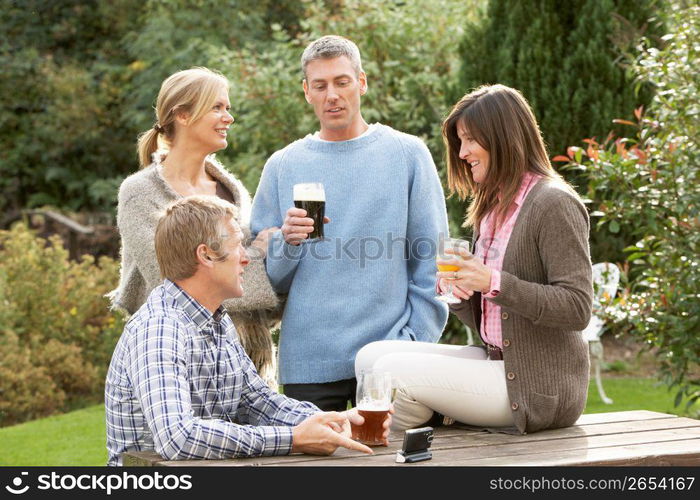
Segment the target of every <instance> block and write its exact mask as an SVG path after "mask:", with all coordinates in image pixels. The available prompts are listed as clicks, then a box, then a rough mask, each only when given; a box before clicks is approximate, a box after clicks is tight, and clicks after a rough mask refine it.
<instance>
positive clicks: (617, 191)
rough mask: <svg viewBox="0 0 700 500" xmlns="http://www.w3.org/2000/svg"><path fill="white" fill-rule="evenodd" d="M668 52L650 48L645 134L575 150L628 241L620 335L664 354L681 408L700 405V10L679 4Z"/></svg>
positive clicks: (603, 221)
mask: <svg viewBox="0 0 700 500" xmlns="http://www.w3.org/2000/svg"><path fill="white" fill-rule="evenodd" d="M674 6H675V9H674V10H673V12H672V13H670V14H669V15H670V18H669V26H671V27H672V33H671V34H669V35H667V36H665V37H664V40H665V41H666V42H667V45H666V46H665V47H664V48H662V49H661V50H659V49H657V48H655V47H653V46H652V45H651V44H650V43H648V42H645V43H643V44H642V45H641V46H640V56H639V57H638V60H637V64H636V68H635V69H636V71H637V74H638V75H639V76H638V78H639V83H640V84H644V83H651V84H653V85H654V86H655V88H656V90H657V92H656V96H655V97H654V100H653V101H652V103H651V105H650V107H649V110H648V111H647V114H646V116H645V115H644V114H643V112H642V110H641V109H638V110H637V111H636V113H635V115H636V117H637V123H636V124H635V123H633V122H625V123H627V124H628V125H632V126H636V134H635V135H634V136H633V137H628V138H614V137H610V138H609V139H608V140H607V141H605V142H603V143H598V142H596V141H592V140H589V141H588V147H587V148H585V149H579V148H571V149H570V156H571V165H572V166H573V168H577V169H582V170H583V171H585V173H586V175H587V177H588V181H589V191H588V196H589V198H590V199H591V200H593V202H592V203H593V209H594V212H593V214H592V215H594V216H598V217H599V219H598V224H597V226H598V230H607V231H609V232H610V233H613V234H619V233H620V232H621V230H622V228H625V231H626V234H628V235H630V236H631V237H633V238H634V239H632V240H631V241H628V242H627V244H628V245H629V246H628V247H627V248H626V249H625V250H626V252H627V263H626V265H625V266H623V267H625V268H626V269H628V273H627V289H626V292H625V293H624V294H623V295H622V296H621V297H619V298H618V299H617V303H616V306H617V308H618V309H619V310H620V311H621V317H620V318H618V319H619V320H620V323H621V325H620V328H621V329H626V330H628V331H629V332H630V333H631V334H633V335H636V336H637V337H639V338H640V339H641V340H643V341H644V342H645V344H646V345H647V346H649V347H656V348H657V351H656V352H657V359H658V361H659V364H660V369H661V375H662V377H663V380H664V381H665V383H666V384H668V385H669V386H670V387H675V388H676V389H677V394H676V404H677V405H678V404H680V403H681V401H683V400H685V401H686V403H687V407H690V406H692V405H693V404H694V403H696V402H697V400H698V398H700V370H699V369H698V367H699V366H700V340H698V333H700V300H698V299H700V260H698V259H699V256H700V173H699V167H700V146H699V140H700V122H699V121H698V115H700V104H699V102H698V98H697V96H698V90H699V87H700V73H699V72H698V71H697V69H696V68H695V67H694V66H695V64H696V61H697V60H698V56H699V55H700V54H698V52H699V51H700V47H699V46H698V44H697V40H698V39H700V6H698V5H692V6H691V5H688V4H686V3H685V2H676V4H675V5H674Z"/></svg>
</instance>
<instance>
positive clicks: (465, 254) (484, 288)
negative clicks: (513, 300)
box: [437, 246, 491, 300]
mask: <svg viewBox="0 0 700 500" xmlns="http://www.w3.org/2000/svg"><path fill="white" fill-rule="evenodd" d="M445 253H446V254H450V255H452V256H451V257H449V259H440V258H438V260H437V264H438V266H442V265H451V266H455V267H456V268H457V270H456V271H448V272H438V273H437V277H438V279H439V280H440V281H439V282H438V287H439V288H440V289H441V290H442V289H444V288H446V286H445V285H448V286H450V285H451V286H452V293H453V294H454V295H455V297H459V298H460V299H463V300H469V299H470V298H471V296H472V295H474V291H475V290H477V291H479V292H482V293H488V292H489V291H490V290H491V268H489V267H488V266H486V265H484V264H483V263H482V262H481V261H480V260H479V259H477V258H476V257H474V255H473V254H472V253H471V252H469V250H468V249H467V248H466V247H459V246H458V247H455V248H446V249H445Z"/></svg>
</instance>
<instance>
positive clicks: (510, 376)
mask: <svg viewBox="0 0 700 500" xmlns="http://www.w3.org/2000/svg"><path fill="white" fill-rule="evenodd" d="M506 378H507V379H508V380H514V379H515V373H513V372H508V374H507V375H506Z"/></svg>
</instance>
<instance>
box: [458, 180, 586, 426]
mask: <svg viewBox="0 0 700 500" xmlns="http://www.w3.org/2000/svg"><path fill="white" fill-rule="evenodd" d="M476 229H477V230H476V232H475V234H474V241H473V243H474V244H476V242H477V240H478V239H479V234H478V228H476ZM588 233H589V220H588V213H587V211H586V208H585V207H584V205H583V204H582V203H581V201H580V200H579V199H578V197H577V196H575V195H574V194H573V193H572V192H570V191H569V190H568V189H567V188H566V187H565V186H563V185H561V184H560V183H558V182H556V181H552V180H546V179H542V180H541V181H540V182H538V183H537V185H536V186H535V187H534V188H532V191H530V193H529V194H528V196H527V198H526V199H525V201H524V203H523V206H522V208H521V210H520V213H519V214H518V219H517V221H516V224H515V227H514V228H513V233H512V235H511V237H510V240H509V242H508V247H507V249H506V254H505V256H504V259H503V269H502V273H501V291H500V293H499V295H498V296H497V297H495V298H493V299H487V300H492V301H493V302H494V303H496V304H498V305H499V306H500V307H501V328H502V333H503V360H504V363H505V371H506V385H507V387H508V397H509V399H510V402H511V410H512V412H513V420H514V422H515V427H516V428H517V430H518V431H519V432H520V433H523V434H524V433H526V432H535V431H539V430H542V429H549V428H557V427H567V426H570V425H572V424H573V423H574V422H575V421H576V420H577V419H578V417H579V416H580V415H581V413H582V412H583V408H584V406H585V405H586V396H587V392H588V377H589V359H588V348H587V344H586V343H585V342H584V341H583V339H582V337H581V330H582V329H584V328H585V327H586V325H587V324H588V321H589V319H590V316H591V301H592V296H593V285H592V277H591V258H590V251H589V245H588ZM450 309H451V311H452V312H453V313H455V314H456V315H457V316H458V317H459V318H460V319H461V320H462V322H464V323H465V324H467V325H468V326H469V327H470V328H472V329H473V330H475V331H477V332H478V331H479V327H480V325H481V294H480V293H475V294H474V296H473V297H472V298H471V300H469V301H463V302H461V303H460V304H457V305H455V306H450Z"/></svg>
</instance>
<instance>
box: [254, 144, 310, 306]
mask: <svg viewBox="0 0 700 500" xmlns="http://www.w3.org/2000/svg"><path fill="white" fill-rule="evenodd" d="M282 154H283V153H282V152H277V153H275V154H274V155H272V156H271V157H270V159H269V160H268V161H267V163H266V164H265V168H264V169H263V173H262V175H261V177H260V183H259V184H258V189H257V191H256V192H255V197H254V198H253V208H252V210H251V216H250V230H251V232H252V234H253V236H256V235H257V234H258V233H259V232H260V231H262V230H263V229H265V228H268V227H273V226H276V227H282V224H284V217H285V214H286V210H287V208H291V207H287V208H282V207H281V206H280V202H279V191H278V190H279V185H278V168H279V167H278V162H279V161H281V159H282ZM282 210H284V211H282ZM301 252H302V248H301V245H298V246H295V245H289V244H287V243H286V242H285V241H284V237H283V236H282V231H277V232H276V233H274V234H273V235H272V237H271V238H270V241H269V243H268V247H267V256H266V258H265V265H266V269H267V274H268V276H269V278H270V283H271V284H272V286H273V288H274V289H275V291H276V292H278V293H288V292H289V287H290V285H291V283H292V278H294V273H295V271H296V269H297V266H298V265H299V257H300V256H301Z"/></svg>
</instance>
